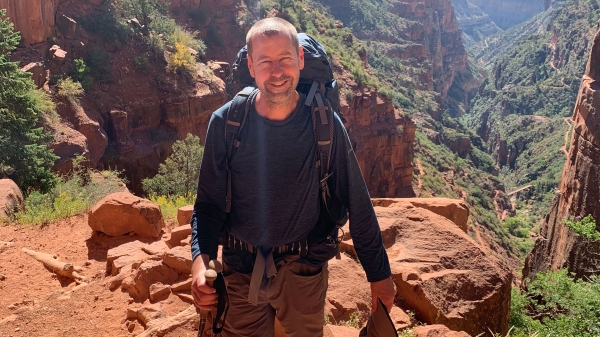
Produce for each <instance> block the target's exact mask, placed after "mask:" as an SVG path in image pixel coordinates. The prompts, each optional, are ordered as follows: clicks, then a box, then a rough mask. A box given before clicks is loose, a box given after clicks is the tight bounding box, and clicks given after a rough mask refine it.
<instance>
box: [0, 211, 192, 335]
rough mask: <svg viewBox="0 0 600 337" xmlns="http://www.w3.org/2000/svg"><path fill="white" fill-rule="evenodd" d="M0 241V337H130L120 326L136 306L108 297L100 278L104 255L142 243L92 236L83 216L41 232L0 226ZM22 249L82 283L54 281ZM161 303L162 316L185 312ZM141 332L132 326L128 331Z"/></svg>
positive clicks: (174, 303) (187, 329)
mask: <svg viewBox="0 0 600 337" xmlns="http://www.w3.org/2000/svg"><path fill="white" fill-rule="evenodd" d="M0 238H1V240H2V241H6V242H11V243H12V245H11V246H10V247H9V248H8V249H6V250H4V251H2V252H0V294H1V296H0V336H2V337H8V336H14V337H21V336H23V337H25V336H27V337H30V336H31V337H35V336H44V337H59V336H60V337H63V336H86V337H87V336H89V337H103V336H106V337H109V336H110V337H118V336H132V334H130V333H129V331H128V330H127V328H126V326H125V324H124V321H125V318H126V312H127V308H128V307H131V306H134V305H136V303H132V302H131V301H132V300H131V299H130V297H129V294H127V293H126V292H121V291H120V290H117V291H114V292H111V291H109V290H108V289H107V286H106V285H105V284H104V281H105V280H106V279H107V278H108V277H110V276H108V275H106V274H105V271H106V252H107V251H108V249H110V248H112V247H114V246H116V245H119V244H122V243H124V242H128V241H133V240H142V239H140V238H138V237H137V236H125V237H121V238H110V237H107V236H104V235H102V234H100V235H98V234H92V230H91V229H90V228H89V227H88V225H87V216H86V215H82V216H76V217H73V218H71V219H67V220H64V221H61V222H59V223H56V224H51V225H47V226H44V227H40V226H31V227H18V226H13V225H9V226H2V225H0ZM23 247H25V248H28V249H34V250H37V251H42V252H46V253H50V254H54V255H57V256H58V257H59V259H60V260H61V261H65V262H69V263H72V264H73V265H77V266H83V274H84V276H85V277H86V283H87V284H83V285H80V286H78V285H77V284H76V283H75V282H73V281H72V280H69V279H60V278H57V277H56V276H55V275H54V274H53V273H51V272H49V271H48V270H46V269H45V268H44V266H43V265H42V264H41V263H39V262H38V261H36V260H34V259H33V258H31V257H30V256H28V255H27V254H25V253H23V252H22V251H21V248H23ZM161 303H163V308H164V309H165V310H166V311H167V314H168V315H175V314H177V313H178V312H180V311H182V310H184V309H185V308H187V307H189V304H188V303H185V302H183V301H182V300H180V299H179V297H177V296H174V295H171V296H170V297H169V299H168V300H166V301H163V302H161ZM140 304H141V303H140ZM137 305H139V304H137ZM194 324H196V325H197V324H198V321H197V320H196V321H195V322H190V323H188V324H186V325H185V326H183V327H180V328H178V329H176V330H175V331H172V332H169V334H168V335H169V337H174V336H177V337H183V336H196V334H197V332H196V331H195V329H196V328H195V327H194ZM141 331H143V328H142V327H141V326H140V325H139V324H138V326H137V327H136V329H134V331H133V332H134V333H135V334H138V333H140V332H141Z"/></svg>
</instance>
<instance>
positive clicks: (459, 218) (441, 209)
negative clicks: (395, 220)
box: [373, 198, 469, 233]
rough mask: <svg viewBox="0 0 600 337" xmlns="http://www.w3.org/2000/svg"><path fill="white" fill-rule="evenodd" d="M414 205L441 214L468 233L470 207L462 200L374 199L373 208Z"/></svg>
mask: <svg viewBox="0 0 600 337" xmlns="http://www.w3.org/2000/svg"><path fill="white" fill-rule="evenodd" d="M398 203H399V204H403V206H402V207H406V206H405V205H412V206H414V207H418V208H424V209H427V210H430V211H432V212H433V213H435V214H439V215H441V216H443V217H444V218H446V219H448V220H451V221H452V222H454V223H455V224H456V225H457V226H458V227H459V228H460V229H462V231H463V232H465V233H466V232H467V230H468V225H467V221H468V220H469V207H468V206H467V204H465V202H464V201H462V200H457V199H449V198H402V199H394V198H378V199H373V206H382V207H388V206H390V205H391V204H398Z"/></svg>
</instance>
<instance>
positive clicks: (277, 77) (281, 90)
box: [248, 32, 304, 107]
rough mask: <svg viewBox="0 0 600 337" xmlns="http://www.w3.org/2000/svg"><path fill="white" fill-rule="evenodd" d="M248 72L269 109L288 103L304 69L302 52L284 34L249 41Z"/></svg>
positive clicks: (257, 37) (257, 36)
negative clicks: (250, 43) (250, 42)
mask: <svg viewBox="0 0 600 337" xmlns="http://www.w3.org/2000/svg"><path fill="white" fill-rule="evenodd" d="M251 52H252V55H249V57H248V69H249V70H250V75H252V77H254V80H255V81H256V85H257V86H258V88H259V89H260V91H261V94H262V95H264V98H265V99H266V102H267V104H268V105H269V106H271V107H275V106H281V105H286V104H289V102H290V100H292V99H293V97H294V95H295V92H296V86H297V85H298V81H299V80H300V70H302V68H304V50H303V49H302V48H299V47H298V46H294V44H293V42H292V39H291V38H290V36H289V35H288V34H286V33H284V32H280V33H279V34H275V35H271V36H267V35H256V36H254V37H253V38H252V49H251Z"/></svg>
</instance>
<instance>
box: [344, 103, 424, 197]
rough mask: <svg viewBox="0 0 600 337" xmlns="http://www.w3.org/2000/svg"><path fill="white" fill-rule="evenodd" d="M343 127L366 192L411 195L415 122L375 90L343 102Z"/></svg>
mask: <svg viewBox="0 0 600 337" xmlns="http://www.w3.org/2000/svg"><path fill="white" fill-rule="evenodd" d="M341 111H342V113H343V114H344V117H345V118H346V119H347V120H348V122H347V123H346V130H347V131H348V136H349V137H350V140H351V142H352V147H353V148H354V152H355V153H356V158H357V160H358V164H359V166H360V169H361V171H362V174H363V176H364V177H365V181H366V182H367V187H368V189H369V192H370V193H371V195H373V196H378V197H412V196H414V191H413V189H412V160H413V157H414V152H413V146H412V144H413V142H414V139H415V131H416V125H415V124H414V123H413V122H412V121H411V120H410V119H408V118H406V117H404V116H403V115H401V112H400V111H399V110H397V109H395V108H394V105H393V104H392V103H391V102H390V101H389V100H384V99H383V98H382V97H381V96H380V95H378V94H377V93H376V92H363V93H355V95H354V97H353V98H352V101H351V102H349V103H344V102H342V106H341Z"/></svg>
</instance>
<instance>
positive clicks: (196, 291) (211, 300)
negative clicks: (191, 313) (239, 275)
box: [192, 254, 218, 310]
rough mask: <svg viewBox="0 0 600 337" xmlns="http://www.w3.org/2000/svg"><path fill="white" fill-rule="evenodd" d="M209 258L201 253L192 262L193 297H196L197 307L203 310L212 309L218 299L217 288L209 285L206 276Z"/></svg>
mask: <svg viewBox="0 0 600 337" xmlns="http://www.w3.org/2000/svg"><path fill="white" fill-rule="evenodd" d="M208 260H209V257H208V255H206V254H201V255H200V256H198V257H196V258H195V259H194V262H193V264H192V297H194V304H195V305H196V307H197V308H199V309H202V310H210V309H211V308H212V305H213V304H216V303H217V299H218V295H217V292H216V290H215V288H212V287H209V286H208V285H207V284H206V279H205V278H204V272H205V271H206V269H207V268H208Z"/></svg>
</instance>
